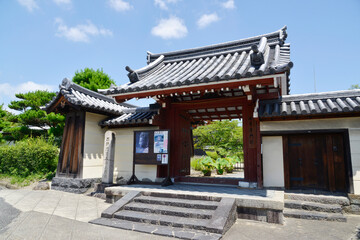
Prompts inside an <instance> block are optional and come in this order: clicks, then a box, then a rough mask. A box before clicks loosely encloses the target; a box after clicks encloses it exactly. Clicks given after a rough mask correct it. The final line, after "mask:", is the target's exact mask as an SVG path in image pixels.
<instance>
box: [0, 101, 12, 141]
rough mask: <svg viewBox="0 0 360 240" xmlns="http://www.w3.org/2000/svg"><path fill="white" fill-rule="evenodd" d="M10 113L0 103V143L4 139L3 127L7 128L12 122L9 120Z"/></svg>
mask: <svg viewBox="0 0 360 240" xmlns="http://www.w3.org/2000/svg"><path fill="white" fill-rule="evenodd" d="M11 116H12V114H11V113H10V112H8V111H6V110H5V109H4V104H1V105H0V143H2V142H3V141H4V138H3V135H2V133H1V132H2V131H3V129H6V128H9V127H10V126H11V125H12V122H11V121H10V120H9V119H10V118H11Z"/></svg>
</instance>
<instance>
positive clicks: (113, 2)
mask: <svg viewBox="0 0 360 240" xmlns="http://www.w3.org/2000/svg"><path fill="white" fill-rule="evenodd" d="M108 4H109V6H110V7H111V8H113V9H114V10H115V11H118V12H124V11H127V10H130V9H132V8H133V6H131V5H130V3H128V2H125V1H124V0H109V1H108Z"/></svg>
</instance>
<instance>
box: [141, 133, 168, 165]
mask: <svg viewBox="0 0 360 240" xmlns="http://www.w3.org/2000/svg"><path fill="white" fill-rule="evenodd" d="M169 153H170V131H169V130H144V131H134V164H149V165H166V164H169Z"/></svg>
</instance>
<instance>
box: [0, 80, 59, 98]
mask: <svg viewBox="0 0 360 240" xmlns="http://www.w3.org/2000/svg"><path fill="white" fill-rule="evenodd" d="M55 89H56V87H55V86H53V85H48V84H38V83H35V82H32V81H28V82H24V83H21V84H18V85H12V84H10V83H1V84H0V94H1V95H4V96H8V97H13V98H15V93H26V92H33V91H36V90H48V91H55Z"/></svg>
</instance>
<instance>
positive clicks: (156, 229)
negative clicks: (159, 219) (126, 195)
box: [90, 218, 222, 240]
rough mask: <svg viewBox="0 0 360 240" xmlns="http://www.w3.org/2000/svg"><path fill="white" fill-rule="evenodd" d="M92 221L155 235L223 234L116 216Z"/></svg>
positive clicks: (214, 238) (209, 237) (212, 237)
mask: <svg viewBox="0 0 360 240" xmlns="http://www.w3.org/2000/svg"><path fill="white" fill-rule="evenodd" d="M90 223H93V224H98V225H102V226H108V227H114V228H120V229H125V230H132V231H137V232H143V233H149V234H154V235H160V236H166V237H176V238H180V239H206V240H218V239H220V238H221V237H222V235H221V234H216V233H209V232H206V231H201V230H194V229H184V228H177V227H170V226H161V225H152V224H147V223H140V222H132V221H126V220H121V219H115V218H111V219H109V218H98V219H95V220H92V221H90Z"/></svg>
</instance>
